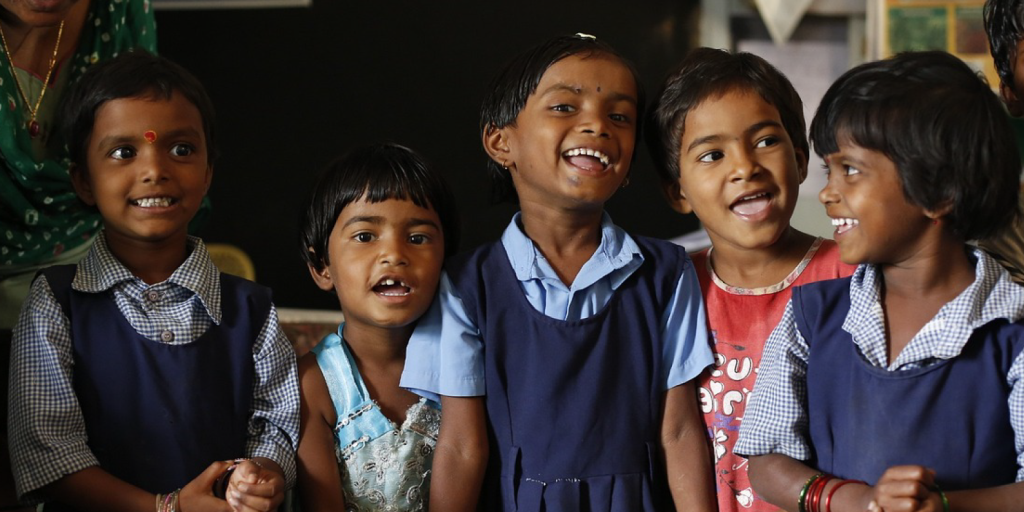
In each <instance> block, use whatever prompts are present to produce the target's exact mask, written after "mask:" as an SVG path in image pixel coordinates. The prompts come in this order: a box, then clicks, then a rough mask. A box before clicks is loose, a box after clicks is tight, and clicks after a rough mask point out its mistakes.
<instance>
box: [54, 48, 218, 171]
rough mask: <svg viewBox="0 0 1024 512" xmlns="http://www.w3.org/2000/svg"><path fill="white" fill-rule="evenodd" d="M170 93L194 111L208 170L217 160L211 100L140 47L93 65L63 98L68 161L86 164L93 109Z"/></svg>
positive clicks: (187, 76) (184, 73)
mask: <svg viewBox="0 0 1024 512" xmlns="http://www.w3.org/2000/svg"><path fill="white" fill-rule="evenodd" d="M175 92H177V93H178V94H181V95H182V96H183V97H184V98H185V99H186V100H188V101H189V103H192V104H193V105H195V107H196V109H197V110H199V116H200V117H201V118H202V120H203V134H204V136H205V137H206V155H207V157H206V159H207V163H208V164H209V165H210V166H213V162H214V161H215V160H216V157H217V143H216V142H217V138H216V130H215V129H214V128H215V122H214V121H215V118H214V112H213V102H212V101H210V97H209V96H208V95H207V94H206V89H205V88H204V87H203V84H202V83H200V82H199V80H198V79H197V78H196V77H195V76H193V75H192V73H189V72H188V70H186V69H185V68H183V67H181V66H179V65H178V64H175V63H174V62H172V61H170V60H168V59H166V58H164V57H160V56H158V55H153V54H151V53H149V52H147V51H145V50H140V49H136V50H134V51H129V52H125V53H122V54H120V55H118V56H117V57H114V58H112V59H108V60H104V61H101V62H99V63H98V64H96V65H94V66H92V67H91V68H89V71H87V72H86V73H85V74H84V75H83V76H82V78H81V80H79V81H78V83H76V84H75V85H74V86H73V87H72V88H71V90H70V91H69V92H68V94H67V95H65V97H64V99H63V101H62V103H61V106H60V111H59V115H58V117H57V119H58V121H59V122H60V131H61V133H62V134H63V136H64V142H65V143H67V145H68V151H69V152H70V156H71V161H72V162H73V163H74V164H77V165H81V166H84V165H85V163H86V161H87V156H88V155H87V145H88V142H89V137H90V136H91V135H92V129H93V125H94V123H95V121H96V110H97V109H99V108H100V106H102V105H103V104H104V103H106V102H108V101H111V100H117V99H122V98H153V99H164V100H169V99H170V98H171V96H172V95H173V94H174V93H175Z"/></svg>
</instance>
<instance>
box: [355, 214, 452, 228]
mask: <svg viewBox="0 0 1024 512" xmlns="http://www.w3.org/2000/svg"><path fill="white" fill-rule="evenodd" d="M360 222H366V223H368V224H374V225H378V226H379V225H381V224H384V217H383V216H381V215H360V216H358V217H352V218H351V219H349V220H347V221H346V222H345V224H344V225H343V226H342V227H343V228H347V227H349V226H351V225H352V224H358V223H360ZM417 226H431V227H433V228H434V229H436V230H438V231H441V226H438V225H437V223H436V222H434V221H432V220H430V219H419V218H415V217H414V218H412V219H409V220H408V221H407V222H406V223H405V227H407V228H412V227H417Z"/></svg>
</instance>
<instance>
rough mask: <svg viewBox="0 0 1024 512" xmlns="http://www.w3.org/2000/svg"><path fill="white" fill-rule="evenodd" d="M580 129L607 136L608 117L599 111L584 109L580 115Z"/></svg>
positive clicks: (584, 131) (609, 134) (608, 135)
mask: <svg viewBox="0 0 1024 512" xmlns="http://www.w3.org/2000/svg"><path fill="white" fill-rule="evenodd" d="M580 131H582V132H583V133H589V134H592V135H596V136H598V137H604V138H608V137H610V136H611V133H610V132H609V131H608V119H607V118H606V117H605V116H604V115H603V114H602V113H600V112H593V111H584V112H583V113H581V116H580Z"/></svg>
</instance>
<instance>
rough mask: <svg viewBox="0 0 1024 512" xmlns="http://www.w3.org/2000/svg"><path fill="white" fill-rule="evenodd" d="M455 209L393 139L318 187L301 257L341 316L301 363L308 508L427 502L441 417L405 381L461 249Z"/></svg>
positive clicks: (341, 165)
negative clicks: (418, 329) (410, 346)
mask: <svg viewBox="0 0 1024 512" xmlns="http://www.w3.org/2000/svg"><path fill="white" fill-rule="evenodd" d="M453 204H454V203H453V201H452V199H451V194H450V193H449V191H448V189H447V187H446V185H445V184H444V181H443V180H442V179H441V177H440V175H438V174H437V173H435V172H434V171H433V170H431V169H430V168H429V167H428V166H426V164H424V163H423V161H422V160H421V159H420V157H419V156H418V155H416V154H415V153H413V152H412V151H411V150H409V149H407V148H404V147H401V146H397V145H394V144H381V145H373V146H367V147H362V148H358V149H356V150H353V151H352V152H350V153H349V154H347V155H346V156H344V157H342V158H341V159H339V160H338V161H336V162H335V163H333V164H332V165H331V166H329V167H328V168H327V169H326V171H325V172H324V173H323V174H322V175H321V176H320V178H319V180H318V181H317V183H316V185H315V187H314V189H313V192H312V195H311V198H310V200H309V206H308V208H307V211H306V214H305V217H304V220H303V225H302V249H303V254H304V256H305V258H306V262H307V264H308V266H309V271H310V275H311V276H312V277H313V280H314V282H316V284H317V286H319V287H320V288H321V289H323V290H325V291H329V292H332V293H334V294H336V295H337V296H338V301H339V302H340V304H341V310H342V312H343V313H344V315H345V322H344V323H342V324H341V325H340V326H339V327H338V333H337V334H331V335H329V336H327V337H326V338H324V339H323V341H321V342H320V344H318V345H317V346H316V347H314V348H313V350H312V351H311V353H309V354H307V355H305V356H303V357H302V358H301V359H300V360H299V379H300V385H301V389H302V406H301V414H302V433H301V437H300V439H299V449H298V475H299V483H298V487H299V496H300V499H301V501H302V510H303V511H304V512H309V511H319V510H324V511H337V510H349V511H369V510H374V511H376V510H387V511H416V510H426V508H427V500H428V497H429V494H428V492H429V489H430V473H431V464H432V459H433V453H434V445H435V444H436V441H437V436H438V430H439V428H440V423H441V413H440V410H439V408H438V404H437V402H436V401H432V400H427V399H425V398H418V397H417V396H416V395H414V394H412V393H410V392H408V391H406V390H404V389H401V388H400V387H399V386H398V379H399V376H400V375H401V371H402V368H403V366H404V362H405V348H406V343H407V341H408V339H409V336H410V335H411V333H412V329H413V326H414V325H415V322H416V320H417V319H419V317H420V316H421V315H423V313H424V312H425V311H426V310H427V308H428V307H429V306H430V304H431V302H432V301H433V299H434V296H435V293H436V291H437V284H438V278H439V276H440V273H441V265H442V262H443V261H444V255H445V254H447V253H448V251H449V250H450V249H451V248H453V247H456V246H457V244H458V230H457V226H458V222H457V220H456V214H455V210H454V207H453Z"/></svg>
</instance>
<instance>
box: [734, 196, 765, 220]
mask: <svg viewBox="0 0 1024 512" xmlns="http://www.w3.org/2000/svg"><path fill="white" fill-rule="evenodd" d="M771 201H772V195H771V194H770V193H768V192H761V193H758V194H752V195H749V196H743V197H741V198H739V199H737V200H736V201H735V202H733V203H732V206H730V207H729V208H730V209H731V210H732V211H734V212H736V213H738V214H740V215H756V214H758V213H761V212H763V211H764V210H765V209H767V208H768V205H769V204H771Z"/></svg>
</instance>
